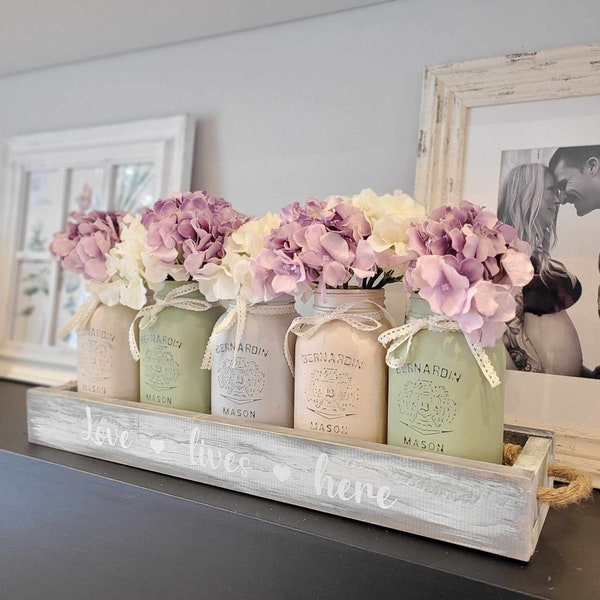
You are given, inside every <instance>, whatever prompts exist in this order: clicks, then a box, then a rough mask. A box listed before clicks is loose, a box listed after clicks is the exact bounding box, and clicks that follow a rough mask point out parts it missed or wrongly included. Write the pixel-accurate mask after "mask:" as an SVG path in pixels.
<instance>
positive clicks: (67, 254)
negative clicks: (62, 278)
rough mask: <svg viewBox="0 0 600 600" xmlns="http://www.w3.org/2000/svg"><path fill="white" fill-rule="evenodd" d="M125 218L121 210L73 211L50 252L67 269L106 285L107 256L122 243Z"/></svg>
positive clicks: (53, 240)
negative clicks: (122, 225)
mask: <svg viewBox="0 0 600 600" xmlns="http://www.w3.org/2000/svg"><path fill="white" fill-rule="evenodd" d="M124 216H125V213H124V212H121V211H111V212H100V211H93V212H90V213H87V214H84V213H78V212H73V213H71V214H70V215H69V221H68V222H67V226H66V230H65V231H61V232H58V233H56V234H54V237H53V239H52V243H51V244H50V252H51V253H52V254H53V255H54V256H55V257H56V258H57V259H58V260H59V261H60V264H61V266H62V267H63V268H64V269H67V270H68V271H72V272H73V273H78V274H81V275H83V276H84V277H85V278H86V279H89V280H92V281H97V282H104V281H106V280H107V279H108V274H107V272H106V255H107V254H108V252H109V251H110V250H111V249H112V248H113V247H114V245H115V244H116V243H117V242H118V241H119V240H120V229H121V222H122V220H123V217H124Z"/></svg>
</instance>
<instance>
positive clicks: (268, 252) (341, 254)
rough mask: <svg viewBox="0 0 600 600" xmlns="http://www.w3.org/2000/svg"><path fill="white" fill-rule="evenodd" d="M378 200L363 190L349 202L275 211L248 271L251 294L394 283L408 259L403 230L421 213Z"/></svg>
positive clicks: (397, 198) (337, 199) (399, 199)
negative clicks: (251, 276) (252, 284)
mask: <svg viewBox="0 0 600 600" xmlns="http://www.w3.org/2000/svg"><path fill="white" fill-rule="evenodd" d="M378 198H379V197H378V196H377V195H376V194H375V192H373V191H372V190H363V191H362V192H361V194H359V195H357V196H353V197H352V198H348V197H344V196H329V197H327V198H325V199H324V200H322V201H320V200H317V199H315V198H310V199H309V200H308V201H307V202H306V204H305V206H304V207H302V206H301V205H300V204H299V203H297V202H294V203H292V204H290V205H288V206H286V207H285V208H284V209H283V210H282V211H281V212H280V218H281V223H280V225H279V227H278V228H276V229H274V230H273V231H272V233H271V234H270V236H269V237H268V238H267V240H266V246H265V249H264V250H263V251H262V252H261V253H260V254H259V255H258V256H257V258H256V260H255V261H254V263H253V266H252V270H253V274H254V277H255V290H256V292H257V293H261V291H262V293H266V294H268V293H272V292H274V291H279V292H282V293H288V294H292V295H298V294H305V293H306V292H308V291H310V290H311V289H314V288H316V289H318V290H319V291H320V292H321V294H322V295H323V296H325V295H326V290H327V288H346V287H348V286H350V285H357V286H360V287H363V288H379V287H382V286H383V285H385V284H386V283H390V282H392V281H398V280H399V279H400V278H401V276H402V272H403V269H402V268H401V267H399V265H401V264H402V263H403V262H407V261H408V259H409V256H408V251H407V245H406V244H407V242H408V237H407V236H406V229H407V228H408V226H409V225H410V224H411V223H413V222H415V221H418V220H422V218H423V217H424V215H425V212H424V209H423V208H422V207H419V205H417V204H416V203H415V202H414V201H413V200H412V199H411V198H409V197H408V196H406V195H405V194H401V193H399V192H398V193H396V192H395V193H394V195H387V196H383V197H382V198H383V201H382V202H381V204H380V205H378Z"/></svg>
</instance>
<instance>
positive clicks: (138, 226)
mask: <svg viewBox="0 0 600 600" xmlns="http://www.w3.org/2000/svg"><path fill="white" fill-rule="evenodd" d="M146 240H147V231H146V229H145V227H144V226H143V225H142V223H141V220H140V218H139V217H137V216H134V215H131V214H127V215H125V216H124V217H123V224H122V228H121V241H120V242H117V243H116V244H115V246H114V247H113V248H112V249H111V250H110V252H109V253H108V255H107V257H106V271H107V273H108V275H109V278H110V279H109V283H107V284H105V286H103V290H102V292H101V295H100V300H102V302H104V303H105V304H108V305H109V306H112V305H114V304H118V303H120V304H123V305H125V306H129V307H130V308H134V309H138V310H139V309H140V308H142V307H143V306H144V305H145V304H146V292H147V290H146V285H145V277H146V265H145V264H144V260H143V258H142V256H143V254H144V253H145V252H146V251H147V241H146Z"/></svg>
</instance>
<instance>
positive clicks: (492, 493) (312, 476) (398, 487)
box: [27, 388, 553, 561]
mask: <svg viewBox="0 0 600 600" xmlns="http://www.w3.org/2000/svg"><path fill="white" fill-rule="evenodd" d="M27 404H28V431H29V441H30V442H33V443H37V444H42V445H46V446H51V447H53V448H59V449H61V450H67V451H69V452H75V453H78V454H83V455H86V456H92V457H96V458H101V459H104V460H109V461H112V462H118V463H122V464H126V465H130V466H134V467H138V468H142V469H147V470H151V471H157V472H160V473H165V474H168V475H173V476H176V477H181V478H184V479H190V480H193V481H198V482H202V483H206V484H210V485H215V486H220V487H224V488H228V489H232V490H236V491H240V492H244V493H248V494H253V495H256V496H261V497H264V498H270V499H273V500H277V501H280V502H286V503H289V504H294V505H298V506H304V507H307V508H312V509H316V510H320V511H324V512H328V513H332V514H336V515H340V516H344V517H349V518H352V519H356V520H359V521H365V522H369V523H373V524H376V525H382V526H385V527H389V528H392V529H397V530H400V531H406V532H410V533H415V534H418V535H423V536H427V537H430V538H434V539H438V540H443V541H447V542H451V543H454V544H459V545H462V546H468V547H472V548H477V549H480V550H484V551H486V552H492V553H494V554H500V555H503V556H509V557H512V558H516V559H519V560H523V561H527V560H529V558H530V556H531V554H532V553H533V550H534V548H535V545H536V543H537V539H538V537H539V532H540V530H541V527H542V524H543V522H544V519H545V516H546V511H547V509H546V507H544V506H541V505H539V504H538V502H537V500H536V490H537V486H538V485H540V484H542V485H551V481H550V480H549V479H548V477H547V475H546V472H547V461H548V459H549V457H551V455H552V451H553V440H552V436H551V434H548V433H539V436H538V434H537V432H536V434H535V435H534V434H533V432H528V433H527V436H526V438H527V437H528V440H527V443H526V444H525V447H524V450H523V453H522V456H521V457H520V458H519V459H518V461H517V464H516V465H515V466H513V467H506V466H501V465H493V464H488V463H483V462H478V461H470V460H466V459H459V458H454V457H448V456H442V455H433V454H429V453H424V452H420V451H416V450H404V449H399V448H394V447H391V446H385V445H381V444H373V443H368V442H361V441H358V440H352V439H346V438H342V437H339V436H325V435H321V434H312V433H310V434H309V433H306V432H299V431H295V430H291V429H286V428H281V427H272V426H266V425H265V426H258V425H257V426H252V427H247V426H241V425H238V424H235V423H233V422H227V420H225V419H223V418H216V417H212V416H210V415H202V414H197V413H191V412H187V411H177V410H169V409H164V408H161V407H154V406H150V405H143V404H142V405H140V404H138V403H134V402H126V401H121V400H112V399H104V398H98V397H94V396H90V395H86V394H76V393H74V392H69V391H66V390H64V389H52V388H51V389H48V388H34V389H32V390H29V392H28V403H27Z"/></svg>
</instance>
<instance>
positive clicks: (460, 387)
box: [387, 294, 506, 464]
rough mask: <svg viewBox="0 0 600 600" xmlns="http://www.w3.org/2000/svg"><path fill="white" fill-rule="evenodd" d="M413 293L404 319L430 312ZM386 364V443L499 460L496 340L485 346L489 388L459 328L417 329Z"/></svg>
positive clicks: (500, 366) (502, 362)
mask: <svg viewBox="0 0 600 600" xmlns="http://www.w3.org/2000/svg"><path fill="white" fill-rule="evenodd" d="M431 314H432V313H431V310H430V308H429V303H428V302H427V301H426V300H424V299H422V298H421V297H419V296H417V295H416V294H413V295H412V296H411V300H410V308H409V312H408V316H407V323H408V322H410V321H411V320H415V319H424V318H426V317H428V316H430V315H431ZM407 347H408V354H407V356H406V363H405V364H404V365H403V366H401V367H399V368H390V369H389V393H388V432H387V440H388V444H391V445H394V446H402V447H406V448H413V449H417V450H426V451H429V452H437V453H439V454H447V455H450V456H459V457H463V458H470V459H475V460H482V461H486V462H491V463H497V464H501V463H502V446H503V436H504V381H505V371H506V353H505V349H504V344H503V343H502V340H501V339H500V340H499V341H498V342H497V343H496V345H495V346H494V347H493V348H484V349H483V350H484V351H485V353H486V354H487V356H488V358H489V360H490V362H491V364H492V366H493V367H494V369H495V371H496V374H497V375H498V377H499V379H500V384H499V385H497V386H496V387H492V386H491V384H490V383H489V382H488V380H487V379H486V377H485V375H484V374H483V372H482V370H481V368H480V366H479V364H478V363H477V361H476V360H475V357H474V356H473V353H472V351H471V349H470V348H469V345H468V343H467V341H466V339H465V336H464V334H463V333H462V332H461V331H432V330H430V329H427V328H424V329H420V330H419V331H417V332H416V333H415V334H414V335H413V336H412V340H411V342H410V344H408V343H405V344H403V345H401V346H400V347H398V348H397V349H396V350H395V351H394V353H393V356H394V357H395V358H399V357H400V356H402V354H403V353H404V354H406V351H407Z"/></svg>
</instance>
